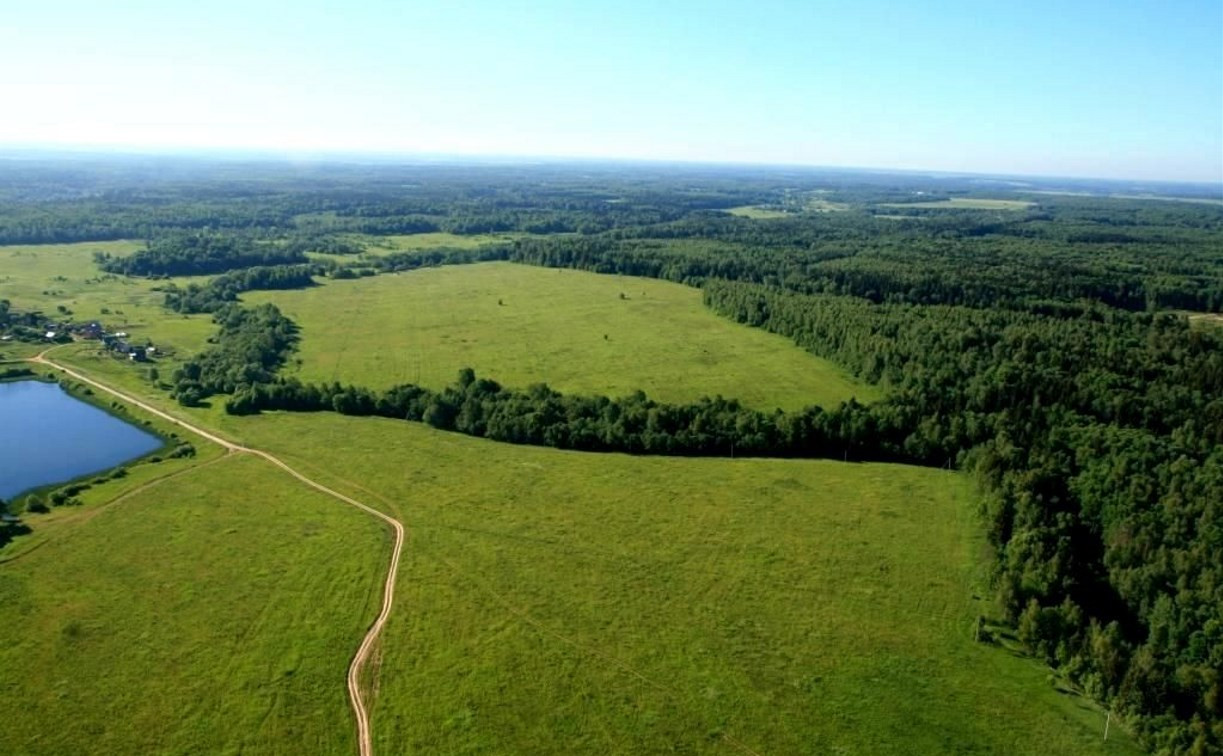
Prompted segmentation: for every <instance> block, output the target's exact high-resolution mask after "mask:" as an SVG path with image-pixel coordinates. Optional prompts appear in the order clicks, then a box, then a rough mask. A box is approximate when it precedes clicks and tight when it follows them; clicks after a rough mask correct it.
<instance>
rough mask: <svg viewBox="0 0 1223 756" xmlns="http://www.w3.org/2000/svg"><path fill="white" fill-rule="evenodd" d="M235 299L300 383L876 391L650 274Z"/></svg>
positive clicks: (504, 267)
mask: <svg viewBox="0 0 1223 756" xmlns="http://www.w3.org/2000/svg"><path fill="white" fill-rule="evenodd" d="M622 294H623V297H624V298H621V295H622ZM243 299H244V300H245V301H247V302H251V303H260V302H275V303H276V304H277V305H278V306H279V307H280V308H281V309H282V310H283V311H284V312H285V313H286V314H287V315H288V316H289V317H291V318H293V319H294V320H295V321H296V322H297V323H298V324H299V325H300V326H301V328H302V342H301V348H300V353H299V357H300V360H301V366H300V368H298V369H296V371H293V370H290V371H289V372H290V373H294V372H296V374H297V375H298V376H300V377H301V378H303V379H305V380H310V381H332V380H339V381H342V382H351V383H356V384H360V385H365V386H371V387H378V388H384V387H388V386H391V385H394V384H397V383H419V384H421V385H425V386H430V387H435V388H440V387H442V386H444V385H447V384H449V383H451V382H453V381H454V379H455V375H456V374H457V372H458V371H459V369H461V368H463V367H472V368H474V369H475V370H476V372H477V373H478V374H480V375H483V376H486V377H490V378H493V379H495V380H497V381H500V382H501V383H503V384H505V385H507V386H515V387H525V386H527V385H529V384H531V383H535V382H539V381H543V382H546V383H548V384H549V385H550V386H552V387H553V388H556V389H559V390H562V391H566V392H572V393H587V394H604V395H608V396H621V395H624V394H628V393H631V392H632V391H634V390H636V389H642V390H644V391H645V392H646V393H647V394H649V395H650V396H652V397H654V398H656V399H660V400H664V401H670V402H680V401H690V400H695V399H697V398H699V397H701V396H702V395H709V396H714V395H716V394H722V395H723V396H726V397H728V398H729V397H733V398H737V399H739V400H741V401H743V402H744V403H745V404H747V405H749V406H753V407H759V408H772V407H783V408H796V407H801V406H805V405H808V404H822V405H835V404H836V403H838V402H840V401H842V400H845V399H848V398H849V397H850V396H857V397H858V399H859V400H861V401H870V400H873V399H875V398H877V397H878V396H879V390H878V389H877V388H876V387H872V386H867V385H864V384H862V383H860V382H857V381H855V380H854V379H853V378H852V377H851V376H849V375H848V374H847V373H846V372H845V371H843V370H841V369H840V368H838V367H836V366H834V365H832V364H831V363H829V362H826V361H824V360H821V359H819V358H817V357H815V356H813V355H810V354H807V353H805V352H803V351H801V350H799V349H798V348H796V347H795V346H794V345H793V344H792V343H791V342H790V341H789V340H788V339H785V338H783V337H781V336H775V335H772V334H768V333H764V332H763V331H760V330H756V329H751V328H747V327H745V326H740V325H737V324H734V323H731V322H729V321H727V320H725V319H723V318H720V317H718V316H717V315H715V314H713V313H712V312H710V311H709V310H707V309H706V308H705V307H704V306H703V305H702V304H701V294H700V292H699V291H698V290H696V289H693V288H690V287H686V286H681V285H678V284H673V283H668V282H665V281H657V280H652V279H642V278H630V277H620V276H604V275H597V274H594V273H586V272H582V271H573V270H557V269H548V268H536V267H531V266H523V265H514V264H511V263H483V264H479V265H464V266H450V267H442V268H431V269H425V270H418V271H412V272H410V273H402V274H399V275H384V276H377V277H374V278H365V279H359V280H353V281H328V282H325V283H324V285H322V286H318V287H315V288H313V289H309V290H304V291H282V292H252V293H249V294H247V295H244V297H243Z"/></svg>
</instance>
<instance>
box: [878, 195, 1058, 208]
mask: <svg viewBox="0 0 1223 756" xmlns="http://www.w3.org/2000/svg"><path fill="white" fill-rule="evenodd" d="M1035 204H1036V203H1035V202H1027V201H1025V200H1002V199H981V198H976V197H952V198H951V199H946V200H933V201H931V202H881V203H879V207H899V208H905V207H920V208H923V209H924V208H940V207H942V208H950V209H953V210H1026V209H1027V208H1029V207H1031V206H1033V205H1035Z"/></svg>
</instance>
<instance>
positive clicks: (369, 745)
mask: <svg viewBox="0 0 1223 756" xmlns="http://www.w3.org/2000/svg"><path fill="white" fill-rule="evenodd" d="M46 354H47V353H46V352H43V353H42V354H39V355H38V356H36V357H31V358H30V359H29V361H30V362H34V363H37V364H40V365H47V366H49V367H52V368H55V369H56V370H59V371H60V372H62V373H64V374H65V375H68V376H71V377H72V378H74V379H76V380H78V381H80V382H81V383H85V384H88V385H89V386H92V387H93V388H96V389H99V390H100V391H104V392H106V393H107V394H110V395H111V396H115V397H117V398H119V399H121V400H123V401H124V402H127V403H128V404H130V405H133V406H135V407H139V408H140V409H142V410H144V411H145V412H148V413H149V414H152V415H156V416H157V417H160V418H161V419H163V420H165V421H167V422H170V423H173V424H174V425H177V426H179V427H180V428H183V429H184V430H187V431H190V432H191V433H194V434H195V435H197V436H200V437H201V438H205V439H207V440H209V441H211V442H213V443H214V444H219V445H220V446H222V447H224V448H225V449H227V450H229V451H231V452H240V453H243V454H251V455H254V456H256V457H262V458H263V459H265V460H267V461H268V462H271V463H272V464H273V465H276V466H277V467H279V468H280V469H282V470H284V471H285V472H287V473H288V474H289V475H292V476H293V477H294V478H297V479H298V480H299V481H301V482H302V483H305V484H306V485H307V486H310V487H311V488H313V489H315V490H317V491H321V492H322V493H325V494H327V495H328V496H331V497H333V498H336V499H339V500H340V501H342V502H344V503H345V504H348V505H350V506H354V507H356V508H357V509H360V510H361V511H363V512H365V513H367V514H370V515H373V516H374V517H377V518H378V519H380V520H382V521H383V522H385V523H386V524H388V525H390V526H391V530H392V531H393V532H394V534H395V545H394V547H393V548H392V549H391V563H390V566H389V567H388V569H387V573H386V583H385V584H384V585H383V588H382V609H381V611H379V612H378V616H377V618H376V619H375V620H374V622H373V624H372V625H370V628H369V630H368V631H367V632H366V633H365V638H364V639H362V641H361V645H360V646H359V647H358V648H357V653H356V654H355V655H354V656H353V658H352V661H351V662H350V663H349V665H348V701H349V703H350V704H351V705H352V711H353V715H354V716H355V717H356V719H357V742H358V745H359V746H360V753H361V756H372V754H373V752H374V748H373V741H372V739H371V737H370V729H369V712H368V711H367V710H366V708H365V701H364V698H363V697H362V695H361V669H362V668H363V667H364V666H365V662H366V660H367V659H368V658H369V655H370V653H371V651H372V650H373V648H374V644H375V643H376V642H377V641H378V636H379V635H380V634H381V633H382V627H383V625H385V624H386V620H387V617H389V616H390V614H391V607H392V606H393V605H394V603H395V577H396V575H397V574H398V572H399V557H400V555H401V554H402V553H403V543H404V537H405V536H404V527H403V523H401V522H400V521H399V520H396V519H395V518H394V517H391V516H389V515H386V514H383V513H382V512H379V511H378V510H377V509H374V508H373V507H370V506H367V505H365V504H362V503H361V502H359V501H357V500H356V499H354V498H352V497H351V496H346V495H344V494H342V493H340V492H339V491H334V490H332V489H330V488H328V487H327V486H324V485H323V484H322V483H319V482H318V481H315V480H311V479H310V478H307V477H306V476H305V475H302V474H301V473H299V472H298V471H297V470H294V469H293V468H292V467H290V466H289V465H288V464H286V463H285V462H284V461H282V460H281V459H279V458H277V457H275V456H273V455H272V454H269V453H268V452H265V451H263V450H261V449H253V448H251V447H249V446H243V445H241V444H235V443H234V442H232V441H228V440H226V439H224V438H222V437H221V436H218V435H216V434H214V433H210V432H208V431H206V430H204V429H203V428H200V427H199V426H196V425H192V424H191V423H188V422H186V421H185V420H180V419H179V418H177V417H174V416H173V415H170V414H168V413H166V412H163V411H162V410H159V409H157V408H156V407H153V406H151V405H149V404H146V403H145V402H142V401H140V400H139V399H137V398H135V397H133V396H130V395H128V394H125V393H123V392H121V391H118V390H116V389H113V388H111V387H110V386H107V385H106V384H104V383H100V382H98V381H96V380H94V379H93V378H89V377H87V376H85V375H82V374H80V373H78V372H76V371H75V370H72V369H70V368H66V367H64V366H63V365H60V364H58V363H55V362H52V361H51V360H48V359H47V358H46Z"/></svg>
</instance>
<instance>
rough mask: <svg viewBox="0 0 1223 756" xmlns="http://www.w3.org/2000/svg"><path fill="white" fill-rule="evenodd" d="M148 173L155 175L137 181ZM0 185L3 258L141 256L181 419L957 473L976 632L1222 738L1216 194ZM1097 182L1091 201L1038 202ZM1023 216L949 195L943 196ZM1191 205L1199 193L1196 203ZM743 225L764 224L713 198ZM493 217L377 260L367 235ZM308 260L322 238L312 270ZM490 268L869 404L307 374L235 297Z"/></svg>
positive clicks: (742, 185) (484, 175)
mask: <svg viewBox="0 0 1223 756" xmlns="http://www.w3.org/2000/svg"><path fill="white" fill-rule="evenodd" d="M159 166H160V167H159ZM76 171H77V172H76V173H71V172H70V173H63V172H60V173H53V172H51V171H50V169H48V168H46V167H45V166H38V165H30V166H27V167H24V168H23V169H22V170H21V171H16V172H15V173H14V175H10V176H8V177H6V178H5V179H4V183H0V199H3V202H0V243H5V244H18V243H21V244H32V243H47V242H67V241H95V240H104V239H119V238H126V239H139V240H145V241H146V242H147V243H146V249H144V250H143V251H141V252H137V253H136V254H134V255H132V256H130V257H123V258H109V257H106V256H99V257H98V263H99V265H100V266H101V267H102V268H103V269H105V270H108V271H111V272H114V273H120V274H126V275H137V276H157V277H160V276H167V275H174V276H178V275H193V274H203V273H207V274H218V275H216V277H215V278H212V279H210V280H208V281H202V282H200V283H198V284H191V285H189V286H188V287H186V288H180V287H172V288H169V289H167V293H166V303H167V306H168V307H169V308H171V309H173V310H176V311H180V312H211V313H214V318H215V320H216V321H217V323H218V326H219V328H220V331H219V333H218V336H217V337H216V339H215V343H214V344H213V345H211V346H210V348H209V349H208V350H207V351H205V352H204V353H202V354H201V355H198V356H196V357H195V358H193V359H191V360H189V361H188V362H187V363H186V364H185V365H184V366H183V368H182V369H180V370H179V371H178V373H177V374H176V376H175V389H174V390H175V392H176V395H177V396H178V398H179V399H180V400H181V401H183V402H184V403H188V404H190V403H195V402H198V401H201V400H203V399H204V398H205V397H207V396H211V395H227V397H228V398H227V400H226V402H227V406H228V409H229V411H231V412H235V413H250V412H258V411H260V410H263V409H282V410H296V411H322V410H326V411H337V412H344V413H348V414H357V415H383V416H388V417H396V418H401V419H409V420H420V421H424V422H428V423H430V424H433V425H435V426H437V427H440V428H447V429H451V430H456V431H459V432H464V433H470V434H473V435H479V436H486V437H489V438H495V439H499V440H504V441H509V442H515V443H533V444H543V445H550V446H557V447H565V448H577V449H589V450H617V451H627V452H631V453H641V454H700V455H727V456H729V455H731V454H750V455H774V456H791V457H831V458H835V459H844V460H851V461H852V460H863V459H877V460H894V461H903V462H909V463H915V464H923V465H932V466H954V467H958V468H960V469H963V470H966V471H968V472H969V473H971V474H973V475H975V476H976V478H977V480H979V482H980V486H981V491H982V496H981V498H982V507H981V515H982V523H983V528H984V529H985V531H986V533H987V535H988V539H989V542H990V544H991V546H992V549H993V555H994V556H993V559H994V561H993V569H992V582H993V586H994V589H995V593H996V597H997V601H998V609H999V613H1000V615H1001V617H1002V618H1004V619H1005V620H1006V621H1007V622H1009V623H1010V624H1011V626H1012V627H1013V628H1014V630H1015V632H1016V634H1017V637H1018V638H1019V639H1020V640H1021V641H1022V642H1023V643H1024V645H1025V646H1026V647H1027V648H1028V649H1029V651H1030V652H1031V653H1033V654H1035V655H1037V656H1039V657H1040V658H1042V659H1043V660H1045V661H1047V662H1048V663H1049V664H1050V665H1052V666H1054V667H1057V668H1059V669H1060V670H1062V671H1063V672H1064V673H1065V674H1066V675H1067V676H1068V677H1069V678H1070V679H1071V680H1073V681H1075V682H1076V683H1077V684H1078V685H1080V686H1081V687H1082V689H1083V690H1085V691H1086V692H1088V693H1089V694H1090V695H1092V696H1094V697H1096V698H1097V699H1099V700H1101V701H1102V702H1104V703H1105V704H1106V705H1107V706H1109V707H1110V709H1111V710H1112V711H1114V712H1116V713H1117V714H1118V715H1120V716H1123V717H1125V718H1126V719H1127V720H1128V721H1129V722H1130V723H1131V724H1132V726H1133V727H1134V729H1135V730H1136V731H1137V732H1138V733H1139V735H1140V736H1141V737H1142V738H1143V739H1144V741H1145V743H1146V744H1147V745H1148V746H1149V747H1151V748H1153V749H1156V750H1160V749H1162V750H1166V751H1168V752H1174V753H1195V754H1205V753H1219V752H1223V329H1219V328H1215V327H1212V326H1210V325H1195V324H1193V323H1191V321H1190V319H1189V318H1188V317H1187V316H1186V311H1195V312H1203V313H1219V312H1221V311H1223V204H1220V203H1211V202H1209V201H1196V200H1209V199H1211V198H1210V197H1208V196H1204V195H1205V194H1206V191H1205V190H1202V189H1201V188H1183V191H1185V192H1189V193H1194V194H1195V196H1192V197H1189V199H1192V200H1195V201H1192V202H1191V201H1164V200H1144V199H1120V198H1112V197H1106V196H1101V195H1102V194H1104V193H1109V192H1116V193H1131V194H1132V193H1137V192H1141V191H1150V188H1149V187H1138V188H1135V187H1116V186H1105V185H1101V184H1093V183H1082V184H1072V183H1067V182H1061V183H1048V182H1045V183H1041V182H1027V184H1026V185H1023V184H1024V182H1022V181H1010V182H1000V181H988V180H985V179H979V178H971V177H969V178H964V177H959V178H955V177H946V178H940V177H929V176H918V175H909V174H906V175H883V174H855V173H850V172H819V171H798V170H793V171H782V170H766V169H733V170H732V169H713V168H698V167H661V166H660V167H649V166H637V167H632V166H620V167H612V166H604V165H599V164H592V165H587V166H568V167H565V166H539V167H533V168H526V167H513V166H488V167H475V166H460V165H453V166H445V165H442V166H419V167H411V166H408V167H404V166H378V165H367V166H355V165H354V166H331V167H327V166H315V167H306V168H298V169H290V168H287V167H269V166H264V167H262V168H261V167H258V166H251V165H240V164H233V165H225V164H194V163H184V164H177V163H174V164H166V165H162V164H159V163H153V164H149V163H144V162H139V161H135V162H133V163H132V164H131V165H129V166H127V167H126V168H125V169H124V170H110V171H103V170H100V169H97V170H95V169H91V168H90V167H88V166H85V167H81V168H78V169H76ZM1061 190H1066V191H1072V192H1095V193H1096V194H1095V195H1088V196H1083V195H1080V194H1060V193H1045V192H1048V191H1061ZM949 198H969V199H971V198H978V199H981V198H985V199H1005V200H1019V201H1022V202H1023V203H1025V204H1024V205H1022V206H1020V205H1018V204H1016V205H1015V206H1014V207H1012V208H1007V209H988V208H987V209H970V208H962V207H954V206H951V205H948V206H944V207H940V206H939V205H937V204H934V203H937V202H938V201H939V200H942V199H949ZM1215 199H1217V198H1215ZM744 206H754V207H761V208H767V209H770V210H772V211H774V213H770V215H777V216H778V217H775V218H768V219H754V218H748V217H739V216H737V215H734V214H731V213H728V212H727V211H728V210H731V209H734V208H739V207H744ZM426 231H428V232H437V231H446V232H450V233H454V234H476V233H489V232H514V233H515V234H516V238H515V239H514V240H513V241H508V242H504V243H498V244H492V245H489V246H486V247H482V248H478V249H474V250H472V249H463V250H459V249H444V248H438V249H432V250H422V251H413V252H401V253H394V254H389V255H383V256H375V255H366V254H363V252H362V250H363V247H364V245H365V244H366V243H367V242H370V241H372V237H376V236H378V235H386V234H406V233H416V232H426ZM315 253H326V256H325V257H320V256H318V255H317V254H315ZM493 259H496V260H510V261H514V262H519V263H524V264H532V265H542V266H551V267H568V268H579V269H583V270H590V271H596V272H603V273H622V274H629V275H638V276H649V277H655V278H664V279H668V280H672V281H678V282H683V283H687V284H690V285H693V286H698V287H700V288H701V289H702V290H703V294H704V301H705V303H706V305H707V306H708V307H710V308H711V309H712V310H714V311H715V312H717V313H719V314H721V315H723V316H725V317H727V318H729V319H732V320H734V321H737V322H740V323H744V324H747V325H750V326H754V327H759V328H764V329H767V330H769V331H772V332H775V333H779V334H782V335H784V336H787V337H789V338H791V339H793V340H794V342H795V343H796V344H798V345H800V346H801V347H803V348H805V349H808V350H810V351H812V352H814V353H815V354H818V355H820V356H823V357H826V358H828V359H831V360H833V361H835V362H837V363H839V364H841V365H843V366H845V367H846V368H847V369H849V370H851V371H852V372H854V373H855V374H856V375H858V376H860V377H861V378H863V379H864V380H866V381H868V382H872V383H878V384H882V385H884V386H886V387H887V398H885V399H883V400H881V401H879V402H876V403H874V404H870V405H861V404H858V403H856V402H851V403H847V404H845V405H842V406H841V407H838V408H833V409H828V410H820V409H818V408H814V407H813V408H810V409H808V410H803V411H799V412H792V413H780V412H778V413H760V412H756V411H752V410H748V409H745V408H743V407H741V406H740V405H739V404H738V403H737V402H735V401H733V398H732V399H727V400H705V401H702V402H698V403H694V404H691V405H683V406H679V405H665V404H661V403H658V402H654V401H653V400H651V399H649V398H648V397H646V396H644V395H640V394H639V395H636V396H631V397H626V398H621V399H609V398H606V397H569V396H563V395H561V394H559V393H557V392H555V391H553V390H551V389H549V388H548V387H546V386H535V387H530V388H525V389H507V388H505V387H502V386H500V385H499V384H497V383H496V382H495V380H494V379H495V378H496V376H487V377H480V376H476V375H475V374H474V373H470V372H469V371H465V372H464V373H462V374H461V375H460V376H458V378H457V380H456V382H455V384H454V385H452V386H451V387H449V388H447V389H445V390H443V391H431V390H428V389H424V388H422V387H419V386H412V385H409V384H405V385H402V386H399V387H396V388H393V389H390V390H388V391H384V392H376V391H372V390H369V389H365V388H363V387H355V386H340V385H335V384H332V385H320V386H315V385H304V384H301V383H299V382H297V381H294V380H288V379H285V378H282V377H280V376H278V375H277V374H276V373H277V369H278V368H279V367H280V366H281V365H282V364H284V362H285V360H286V359H287V358H288V355H289V354H290V353H291V350H292V349H293V345H294V342H295V339H296V328H295V326H294V325H293V324H292V323H291V322H290V321H289V320H288V319H287V318H285V317H284V315H283V314H281V313H280V312H279V311H278V310H276V308H275V307H272V306H270V305H265V306H263V307H260V308H258V309H251V310H248V309H244V308H242V306H241V305H240V304H239V303H237V302H236V300H237V298H238V294H239V293H240V292H242V291H247V290H251V289H258V288H295V287H300V286H308V285H311V283H312V282H313V280H314V279H315V278H317V277H320V276H331V277H335V278H343V277H351V276H356V275H378V274H380V273H383V272H387V271H390V270H406V269H411V268H415V267H420V266H423V265H443V264H462V263H470V262H477V261H480V260H493Z"/></svg>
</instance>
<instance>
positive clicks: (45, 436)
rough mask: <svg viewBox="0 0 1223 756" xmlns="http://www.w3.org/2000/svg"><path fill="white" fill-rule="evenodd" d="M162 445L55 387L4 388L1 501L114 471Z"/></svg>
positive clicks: (0, 391)
mask: <svg viewBox="0 0 1223 756" xmlns="http://www.w3.org/2000/svg"><path fill="white" fill-rule="evenodd" d="M161 444H162V442H161V439H159V438H158V437H157V436H154V435H153V434H151V433H148V432H147V431H145V430H143V429H141V428H138V427H136V426H135V425H132V424H131V423H128V422H124V421H123V420H120V419H119V418H117V417H115V416H114V415H111V414H108V413H106V412H104V411H102V410H100V409H98V408H97V407H94V406H93V405H91V404H88V403H86V402H83V401H81V400H80V399H76V398H75V397H73V396H72V395H71V394H69V393H68V392H67V391H64V390H63V389H62V388H60V387H59V384H57V383H43V382H41V381H16V382H13V383H0V499H9V498H12V497H13V496H15V495H16V494H19V493H21V492H23V491H28V490H29V489H31V488H37V487H38V486H44V485H47V484H50V483H60V482H64V481H68V480H72V479H73V478H76V477H79V476H81V475H89V474H90V473H95V472H100V471H102V470H106V469H109V468H111V467H115V466H116V465H119V464H122V463H123V462H126V461H128V460H130V459H135V458H136V457H141V456H143V455H145V454H148V453H149V452H151V451H153V450H154V449H157V448H158V447H159V446H161Z"/></svg>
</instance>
